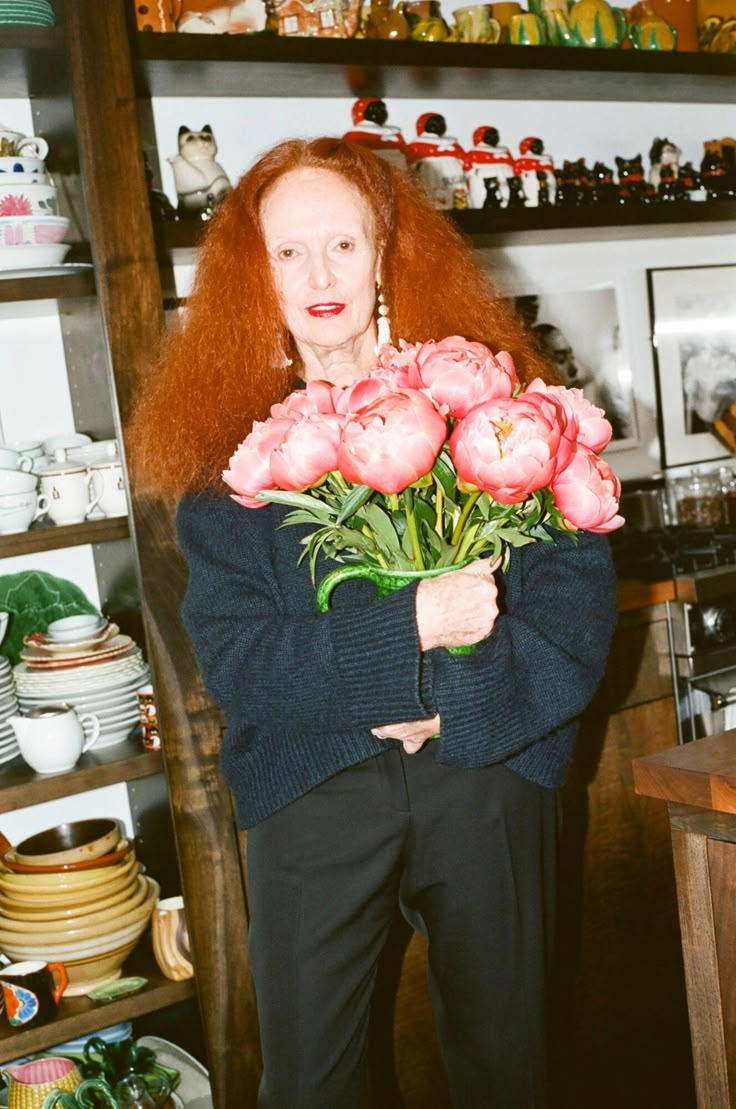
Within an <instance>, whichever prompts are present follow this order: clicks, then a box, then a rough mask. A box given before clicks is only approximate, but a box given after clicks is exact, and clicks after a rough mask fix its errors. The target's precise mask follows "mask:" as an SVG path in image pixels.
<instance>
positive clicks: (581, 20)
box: [568, 0, 626, 50]
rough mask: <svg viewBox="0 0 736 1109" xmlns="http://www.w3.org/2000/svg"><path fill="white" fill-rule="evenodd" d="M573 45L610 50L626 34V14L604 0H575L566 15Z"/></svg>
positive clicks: (619, 42) (618, 44) (620, 41)
mask: <svg viewBox="0 0 736 1109" xmlns="http://www.w3.org/2000/svg"><path fill="white" fill-rule="evenodd" d="M568 22H569V24H570V37H571V39H572V43H573V45H574V46H589V47H593V48H596V49H604V50H611V49H615V48H616V47H618V46H620V45H621V43H622V42H623V40H624V38H625V36H626V16H625V15H624V13H623V12H622V11H621V9H620V8H614V7H612V6H611V5H610V4H607V3H606V0H577V2H576V3H575V4H573V6H572V8H571V9H570V14H569V16H568Z"/></svg>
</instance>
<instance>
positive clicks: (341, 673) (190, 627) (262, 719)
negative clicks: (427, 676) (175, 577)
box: [177, 496, 432, 732]
mask: <svg viewBox="0 0 736 1109" xmlns="http://www.w3.org/2000/svg"><path fill="white" fill-rule="evenodd" d="M266 511H267V510H261V509H259V510H253V511H252V512H249V511H248V510H246V509H244V508H241V507H240V506H239V505H235V504H234V503H233V501H231V500H230V499H229V498H226V497H222V498H213V497H204V496H202V497H198V498H185V499H184V500H183V501H182V502H181V504H180V506H179V510H178V512H177V533H178V539H179V545H180V547H181V549H182V551H183V553H184V555H185V557H186V559H187V562H188V564H189V572H190V573H189V585H188V588H187V592H186V596H185V599H184V607H183V617H184V623H185V626H186V628H187V631H188V633H189V635H190V638H191V640H192V642H193V644H194V648H195V653H196V655H197V660H198V663H199V666H200V671H201V673H202V678H203V680H204V682H205V685H206V686H207V688H208V690H209V692H210V693H211V695H212V696H213V697H214V699H215V700H216V701H217V703H218V704H219V705H220V707H221V708H222V709H223V710H224V711H225V713H226V714H227V715H228V717H229V718H232V717H237V718H238V719H239V720H240V721H242V722H244V723H245V724H246V725H247V726H252V727H255V728H269V729H273V728H284V729H287V730H292V731H299V732H305V731H309V730H314V729H315V728H318V729H321V730H325V729H329V730H331V731H335V730H336V729H344V730H351V729H355V728H371V727H377V726H378V725H380V724H382V723H383V724H385V723H386V722H387V721H389V720H390V721H391V722H393V721H403V720H417V719H422V718H426V717H431V716H432V712H430V711H429V710H428V708H427V707H426V706H425V705H424V704H423V702H422V700H421V686H422V680H421V666H422V655H421V650H420V647H419V639H418V634H417V627H416V619H415V615H414V602H415V592H416V589H415V588H414V587H411V586H410V587H406V588H404V589H400V590H399V591H398V592H397V593H395V594H393V595H392V596H391V597H387V598H385V599H384V600H380V601H370V602H368V603H367V604H365V605H363V606H359V607H355V606H353V607H338V608H335V609H331V610H330V611H329V612H327V613H322V614H320V613H318V612H317V611H316V609H315V610H314V612H311V611H310V612H297V613H293V612H291V611H289V608H288V605H287V603H286V602H285V598H284V596H283V592H282V590H281V588H280V584H279V582H278V581H277V578H276V575H275V573H274V570H273V565H272V551H271V548H270V543H269V538H268V534H267V529H266V528H265V527H263V526H262V525H261V521H254V520H253V519H252V516H255V515H256V513H257V514H258V515H259V516H260V514H261V512H264V513H265V512H266ZM249 517H250V519H249ZM264 518H265V516H264ZM294 549H295V554H294V574H304V575H308V570H307V569H306V567H305V566H301V567H299V568H297V567H296V558H297V556H298V550H299V548H298V545H297V544H295V545H294ZM307 580H308V578H307ZM311 588H312V587H311V583H309V589H311Z"/></svg>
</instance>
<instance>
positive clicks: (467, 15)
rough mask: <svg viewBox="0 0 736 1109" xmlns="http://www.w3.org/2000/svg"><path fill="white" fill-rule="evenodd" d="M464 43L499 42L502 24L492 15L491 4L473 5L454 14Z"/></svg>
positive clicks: (457, 10)
mask: <svg viewBox="0 0 736 1109" xmlns="http://www.w3.org/2000/svg"><path fill="white" fill-rule="evenodd" d="M452 15H453V18H454V20H455V23H456V24H457V28H458V31H459V33H460V38H461V39H462V41H463V42H498V40H499V39H500V38H501V24H500V23H499V22H498V20H497V19H494V18H493V16H492V14H491V5H490V4H472V5H471V6H470V7H467V8H456V9H455V11H454V12H453V13H452Z"/></svg>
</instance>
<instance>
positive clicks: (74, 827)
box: [14, 817, 120, 867]
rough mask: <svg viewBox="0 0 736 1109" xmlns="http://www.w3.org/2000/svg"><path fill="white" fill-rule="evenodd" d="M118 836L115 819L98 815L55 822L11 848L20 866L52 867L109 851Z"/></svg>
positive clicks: (76, 861) (92, 857)
mask: <svg viewBox="0 0 736 1109" xmlns="http://www.w3.org/2000/svg"><path fill="white" fill-rule="evenodd" d="M119 839H120V825H119V824H118V822H117V820H110V819H108V818H106V817H100V818H98V819H94V820H73V821H71V822H70V823H67V824H57V825H56V827H55V828H47V829H46V830H45V831H43V832H37V833H36V835H35V836H29V838H28V839H24V840H23V841H22V843H19V844H17V845H16V847H15V848H14V852H15V862H17V863H22V864H23V865H24V866H33V867H35V866H56V865H57V863H78V862H84V861H86V860H88V859H97V858H99V857H100V855H105V854H107V852H108V851H112V850H113V848H114V847H115V845H116V844H117V842H118V840H119Z"/></svg>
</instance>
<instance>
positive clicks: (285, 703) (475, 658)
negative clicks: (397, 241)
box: [177, 494, 616, 828]
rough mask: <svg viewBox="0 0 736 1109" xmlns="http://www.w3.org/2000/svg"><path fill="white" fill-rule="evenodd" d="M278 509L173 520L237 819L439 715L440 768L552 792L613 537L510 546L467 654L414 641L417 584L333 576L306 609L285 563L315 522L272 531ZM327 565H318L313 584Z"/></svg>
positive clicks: (598, 625) (246, 819)
mask: <svg viewBox="0 0 736 1109" xmlns="http://www.w3.org/2000/svg"><path fill="white" fill-rule="evenodd" d="M286 511H287V510H285V509H283V508H281V507H276V506H273V505H269V506H268V507H266V508H261V509H255V510H253V509H246V508H242V507H241V506H240V505H238V504H236V503H235V502H234V501H233V500H231V499H230V497H228V496H219V495H211V494H201V495H198V496H193V497H187V498H185V499H184V500H183V501H182V502H181V504H180V506H179V511H178V514H177V529H178V536H179V543H180V546H181V548H182V550H183V552H184V555H185V556H186V559H187V561H188V563H189V569H190V578H189V586H188V590H187V594H186V598H185V601H184V610H183V615H184V622H185V625H186V627H187V630H188V632H189V634H190V636H191V639H192V642H193V644H194V648H195V651H196V654H197V658H198V661H199V665H200V668H201V673H202V677H203V680H204V682H205V685H206V686H207V688H208V690H209V692H210V693H211V695H212V697H213V698H214V700H215V701H216V702H217V703H218V704H219V705H220V707H221V708H222V709H223V711H224V713H225V716H226V720H227V725H228V727H227V732H226V735H225V738H224V740H223V746H222V753H221V763H222V768H223V771H224V773H225V775H226V777H227V780H228V782H229V784H230V788H231V790H232V792H233V795H234V798H235V803H236V808H237V814H238V821H239V824H240V826H241V827H243V828H249V827H251V826H252V825H254V824H257V823H258V822H259V821H261V820H263V819H265V817H267V816H269V815H270V814H271V813H273V812H275V811H276V810H277V809H280V808H282V807H283V806H285V805H288V804H289V803H290V802H291V801H293V800H295V799H296V798H297V797H300V796H301V795H302V794H304V793H306V792H307V790H309V789H312V788H313V787H314V786H316V785H318V784H319V783H320V782H322V781H324V780H325V779H326V778H329V777H331V776H332V775H333V774H336V773H338V772H339V771H340V770H343V769H344V768H345V767H347V766H351V765H352V764H354V763H357V762H361V761H362V760H364V759H367V758H370V757H371V756H373V755H376V754H379V753H380V752H382V751H385V750H386V745H387V743H391V744H393V743H394V741H393V740H389V741H386V740H378V739H376V738H375V737H374V736H372V735H371V733H370V729H371V728H375V727H379V726H380V725H385V724H393V723H398V722H400V721H410V720H420V719H427V718H431V717H432V716H434V715H435V713H437V712H439V714H440V719H441V731H442V738H441V740H440V741H439V742H437V741H432V742H433V743H434V744H435V755H434V757H435V760H436V761H437V762H438V763H441V764H443V765H446V766H453V767H476V766H485V765H488V764H490V763H497V762H504V763H506V765H507V766H509V767H511V768H512V769H513V770H515V771H517V772H518V773H519V774H521V775H523V776H524V777H525V778H528V779H530V780H531V781H533V782H536V783H538V784H539V785H541V786H546V787H548V788H550V789H556V788H558V787H559V786H560V785H561V784H562V782H563V780H564V776H565V771H566V769H567V765H568V762H569V760H570V756H571V753H572V748H573V742H574V738H575V732H576V722H577V718H578V717H579V715H580V713H581V712H582V711H583V709H584V708H585V707H586V705H587V704H588V702H589V701H590V699H591V697H592V696H593V693H594V691H595V688H596V686H597V685H598V682H599V680H600V678H601V675H602V672H603V667H604V664H605V660H606V655H607V652H608V647H609V643H610V639H611V634H612V632H613V627H614V624H615V619H616V600H615V578H614V573H613V568H612V564H611V558H610V552H609V547H608V541H607V540H606V539H605V538H603V537H601V536H594V535H587V534H583V535H581V536H580V539H579V543H578V544H577V545H576V544H575V543H574V542H573V541H572V540H570V539H569V538H567V537H561V538H560V539H559V540H558V541H557V542H555V543H533V544H530V545H529V546H527V547H523V548H520V549H518V550H516V551H514V553H513V555H512V560H511V565H510V568H509V571H508V573H507V574H506V575H503V576H502V589H503V612H502V615H500V616H499V618H498V620H497V621H496V625H495V627H494V630H493V632H492V634H491V635H490V637H489V638H488V639H487V640H485V641H484V642H483V643H482V644H481V645H480V646H479V647H478V649H477V650H476V651H475V652H474V653H473V654H470V655H464V656H457V655H451V654H450V653H449V652H448V651H446V650H444V648H442V647H439V648H436V649H434V650H432V651H427V652H424V653H423V652H422V651H421V650H420V648H419V641H418V636H417V628H416V622H415V617H414V597H415V592H416V586H415V585H410V586H405V587H404V588H403V589H400V590H399V591H398V592H397V593H395V594H393V595H392V596H391V597H387V598H385V599H382V600H376V599H375V596H374V590H373V586H372V585H371V584H370V583H369V582H366V581H347V582H343V583H342V584H341V585H340V586H338V588H337V589H336V590H335V592H334V593H333V596H332V609H331V610H330V612H328V613H325V614H321V615H320V614H318V613H317V611H316V608H315V588H314V585H313V584H312V581H311V578H310V575H309V570H308V567H307V564H306V562H304V563H302V564H301V565H300V566H297V564H296V563H297V558H298V557H299V554H300V552H301V551H302V549H303V548H302V547H301V546H300V544H299V539H300V538H301V537H302V536H303V535H305V534H307V533H308V530H309V529H308V528H307V527H302V526H300V525H297V526H289V527H285V528H279V526H278V525H279V524H280V523H281V521H282V520H283V518H284V516H285V514H286ZM334 566H335V563H334V562H329V563H328V562H327V561H323V562H322V563H321V564H320V565H319V566H318V578H320V577H321V576H322V575H324V574H325V573H326V572H327V571H328V570H329V569H332V568H334Z"/></svg>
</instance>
